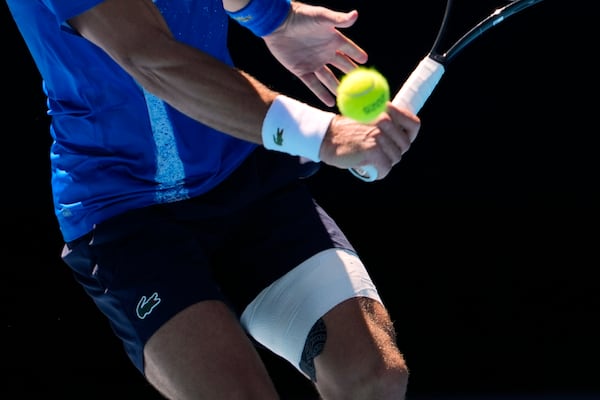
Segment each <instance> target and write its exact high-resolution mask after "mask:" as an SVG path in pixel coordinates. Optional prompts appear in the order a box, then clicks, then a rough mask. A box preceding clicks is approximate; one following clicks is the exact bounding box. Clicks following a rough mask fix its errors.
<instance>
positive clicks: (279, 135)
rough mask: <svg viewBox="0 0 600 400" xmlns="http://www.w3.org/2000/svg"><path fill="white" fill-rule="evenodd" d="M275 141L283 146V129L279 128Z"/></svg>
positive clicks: (274, 136)
mask: <svg viewBox="0 0 600 400" xmlns="http://www.w3.org/2000/svg"><path fill="white" fill-rule="evenodd" d="M273 143H275V144H276V145H277V146H283V129H282V128H277V134H275V135H273Z"/></svg>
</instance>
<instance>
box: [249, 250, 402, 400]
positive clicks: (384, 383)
mask: <svg viewBox="0 0 600 400" xmlns="http://www.w3.org/2000/svg"><path fill="white" fill-rule="evenodd" d="M241 320H242V324H243V325H244V327H245V328H246V329H247V330H248V332H249V333H250V334H251V335H252V336H253V337H254V338H255V339H256V340H257V341H258V342H260V343H262V344H263V345H264V346H265V347H267V348H269V349H270V350H272V351H273V352H274V353H276V354H278V355H280V356H281V357H283V358H284V359H286V360H288V361H289V362H290V363H291V364H292V365H293V366H295V367H296V368H297V369H298V370H299V371H300V372H302V373H303V374H304V375H305V376H307V377H308V378H309V379H311V380H312V381H313V382H314V383H315V384H316V387H317V389H318V391H319V393H320V394H321V395H322V396H323V398H324V399H344V400H346V399H348V400H352V399H394V400H399V399H403V398H404V395H405V392H406V385H407V381H408V370H407V367H406V364H405V362H404V358H403V356H402V354H401V353H400V351H399V349H398V347H397V346H396V338H395V334H394V327H393V325H392V321H391V320H390V317H389V315H388V312H387V311H386V309H385V308H384V306H383V305H382V302H381V299H380V298H379V294H378V293H377V290H376V288H375V286H374V284H373V282H372V281H371V279H370V277H369V275H368V273H367V271H366V269H365V268H364V265H363V264H362V262H361V261H360V259H359V258H358V257H357V256H356V254H354V253H353V252H352V251H348V250H341V249H328V250H324V251H322V252H320V253H318V254H316V255H314V256H312V257H310V258H309V259H307V260H306V261H304V262H303V263H301V264H300V265H299V266H297V267H296V268H294V269H292V270H291V271H289V272H288V273H286V274H285V275H284V276H282V277H281V278H279V279H278V280H276V281H275V282H273V283H272V284H271V285H269V286H268V287H267V288H265V289H264V290H263V291H261V292H260V293H259V295H258V296H257V297H256V298H255V299H254V300H253V301H252V302H251V303H250V304H249V305H248V307H246V309H245V310H244V313H243V314H242V318H241Z"/></svg>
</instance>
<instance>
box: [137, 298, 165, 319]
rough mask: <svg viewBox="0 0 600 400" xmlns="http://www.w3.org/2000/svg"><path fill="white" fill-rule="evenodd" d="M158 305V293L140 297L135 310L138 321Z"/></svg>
mask: <svg viewBox="0 0 600 400" xmlns="http://www.w3.org/2000/svg"><path fill="white" fill-rule="evenodd" d="M158 303H160V297H158V293H156V292H154V293H152V296H150V297H146V296H142V298H140V301H139V302H138V304H137V307H136V308H135V313H136V314H137V316H138V318H139V319H144V318H146V317H147V316H148V315H149V314H150V313H151V312H152V310H154V308H155V307H156V306H157V305H158Z"/></svg>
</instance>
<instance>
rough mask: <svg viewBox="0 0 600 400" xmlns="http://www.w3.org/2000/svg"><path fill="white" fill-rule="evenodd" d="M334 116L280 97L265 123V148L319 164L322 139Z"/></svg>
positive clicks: (269, 111) (275, 101) (271, 108)
mask: <svg viewBox="0 0 600 400" xmlns="http://www.w3.org/2000/svg"><path fill="white" fill-rule="evenodd" d="M334 116H335V114H334V113H332V112H327V111H323V110H320V109H318V108H315V107H312V106H310V105H308V104H305V103H302V102H300V101H298V100H294V99H292V98H290V97H287V96H284V95H279V96H277V97H276V98H275V100H273V103H272V104H271V107H269V110H268V111H267V115H266V116H265V119H264V121H263V125H262V139H263V145H264V146H265V147H266V148H267V149H269V150H276V151H281V152H284V153H288V154H291V155H297V156H301V157H304V158H308V159H309V160H312V161H315V162H318V161H320V158H319V151H320V149H321V143H322V142H323V137H324V136H325V133H326V132H327V129H329V124H330V123H331V119H332V118H333V117H334Z"/></svg>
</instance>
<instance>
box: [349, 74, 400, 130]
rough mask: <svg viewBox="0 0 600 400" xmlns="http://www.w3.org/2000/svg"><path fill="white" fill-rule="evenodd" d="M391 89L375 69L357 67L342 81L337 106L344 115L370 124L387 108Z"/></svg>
mask: <svg viewBox="0 0 600 400" xmlns="http://www.w3.org/2000/svg"><path fill="white" fill-rule="evenodd" d="M389 99H390V87H389V85H388V82H387V79H385V77H384V76H383V75H381V73H380V72H379V71H377V70H376V69H374V68H368V67H357V68H355V69H353V70H352V71H350V72H348V73H347V74H346V75H344V76H342V78H341V79H340V84H339V85H338V89H337V106H338V109H339V110H340V113H341V114H342V115H345V116H346V117H349V118H352V119H354V120H356V121H358V122H362V123H369V122H371V121H373V120H374V119H375V118H377V117H378V116H379V114H381V113H382V112H383V111H385V109H386V108H387V102H388V101H389Z"/></svg>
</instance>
